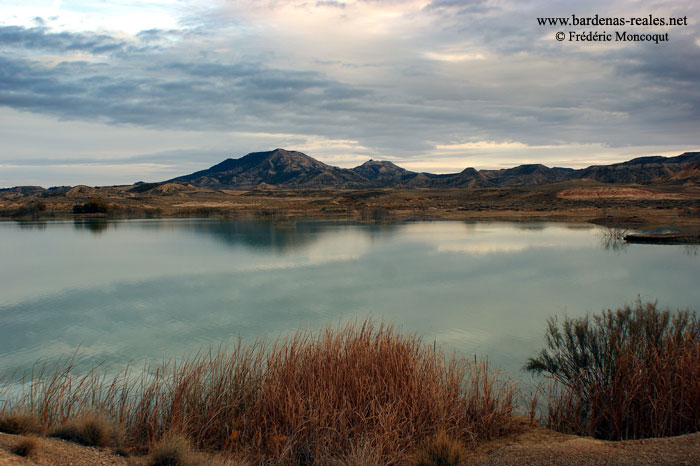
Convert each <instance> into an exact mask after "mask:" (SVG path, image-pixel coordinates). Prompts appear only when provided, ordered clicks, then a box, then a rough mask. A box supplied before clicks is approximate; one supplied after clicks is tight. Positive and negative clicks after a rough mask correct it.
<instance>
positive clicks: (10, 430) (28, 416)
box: [0, 412, 44, 435]
mask: <svg viewBox="0 0 700 466" xmlns="http://www.w3.org/2000/svg"><path fill="white" fill-rule="evenodd" d="M0 432H5V433H7V434H14V435H27V434H36V435H41V434H42V433H43V432H44V426H43V425H42V424H41V421H39V418H38V417H37V416H36V415H35V414H33V413H23V412H20V413H7V414H2V413H0Z"/></svg>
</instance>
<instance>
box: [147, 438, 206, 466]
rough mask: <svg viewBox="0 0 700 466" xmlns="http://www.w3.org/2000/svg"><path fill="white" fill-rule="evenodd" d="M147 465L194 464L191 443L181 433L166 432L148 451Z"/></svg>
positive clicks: (185, 465)
mask: <svg viewBox="0 0 700 466" xmlns="http://www.w3.org/2000/svg"><path fill="white" fill-rule="evenodd" d="M147 464H148V466H194V465H195V458H194V455H193V453H192V445H191V444H190V441H189V439H188V438H187V437H185V436H184V435H182V434H167V435H165V436H164V437H163V438H162V439H160V440H159V441H158V442H156V443H155V444H154V445H153V446H152V447H151V450H150V452H149V453H148V459H147Z"/></svg>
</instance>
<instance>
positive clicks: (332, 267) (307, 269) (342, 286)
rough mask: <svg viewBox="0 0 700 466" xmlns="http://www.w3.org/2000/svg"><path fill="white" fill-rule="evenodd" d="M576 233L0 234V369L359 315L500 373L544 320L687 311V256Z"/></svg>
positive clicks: (162, 352)
mask: <svg viewBox="0 0 700 466" xmlns="http://www.w3.org/2000/svg"><path fill="white" fill-rule="evenodd" d="M603 231H604V230H603V229H601V228H598V227H593V226H590V225H567V224H515V223H464V222H424V223H410V224H401V225H391V226H377V225H355V224H338V223H324V222H310V221H307V222H294V223H281V224H279V223H278V224H275V223H273V222H263V221H220V220H210V219H205V220H198V219H185V220H181V219H169V220H135V221H116V222H102V223H95V222H82V221H80V222H72V221H70V222H50V223H26V224H18V223H9V222H7V223H0V261H1V264H2V267H0V373H7V372H8V371H13V370H15V369H20V370H24V369H27V368H30V367H31V365H32V364H33V363H34V362H35V361H37V360H38V359H46V358H53V357H56V356H58V355H65V354H69V353H71V352H72V351H74V350H75V349H76V348H77V347H80V352H81V354H82V355H84V356H85V357H86V358H88V359H91V360H93V361H105V362H106V363H107V366H108V367H119V366H120V365H122V364H125V363H127V362H129V361H132V362H136V363H137V364H140V363H141V362H142V361H143V360H144V359H149V358H156V359H161V358H163V357H164V356H166V357H169V356H177V355H182V354H183V353H187V352H191V351H194V350H197V349H200V348H202V347H208V346H211V345H218V344H220V343H221V342H226V341H232V340H234V339H235V338H236V337H237V336H238V335H240V336H243V337H244V338H250V339H253V338H255V337H266V338H275V337H277V336H279V335H281V334H283V333H284V332H287V331H290V330H293V329H297V328H299V327H306V326H311V327H318V326H321V325H324V324H326V323H333V322H338V321H339V320H340V319H343V320H348V319H354V318H360V319H362V318H364V317H366V316H375V317H376V318H381V319H384V320H385V321H388V322H391V323H395V324H397V325H399V326H401V328H402V329H403V330H405V331H417V332H418V333H419V334H421V335H423V336H424V337H425V338H426V340H427V341H432V340H433V339H436V340H437V342H438V344H442V345H444V346H445V347H447V348H449V349H455V350H457V351H458V352H461V353H463V354H465V355H468V356H470V357H471V355H473V354H477V355H478V356H480V357H481V356H488V358H489V360H490V361H491V362H492V363H493V364H494V365H496V366H499V367H500V368H502V369H504V370H505V371H506V372H508V373H510V374H511V375H515V376H519V377H522V378H526V377H527V376H525V375H524V374H522V373H521V372H520V370H519V368H520V367H521V366H522V364H523V363H524V362H525V360H526V359H527V357H528V356H530V355H532V354H534V353H535V352H536V351H537V349H538V348H539V347H540V346H541V344H542V342H543V332H544V328H545V323H546V319H547V318H548V317H549V316H551V315H563V314H565V313H566V314H568V315H569V316H578V315H583V314H585V313H586V312H590V311H599V310H600V309H601V308H602V307H604V306H608V307H610V306H612V307H615V306H619V305H621V304H623V303H625V302H631V301H633V300H634V299H635V298H636V297H637V296H638V295H639V296H641V298H642V299H658V300H659V302H660V303H661V304H662V305H664V306H666V305H667V306H670V307H673V308H676V307H690V308H694V309H699V308H700V306H698V305H699V304H700V287H698V278H697V277H700V254H698V251H697V249H696V248H689V247H683V246H659V245H654V246H649V245H630V246H627V247H625V248H622V249H616V248H612V247H610V245H609V244H608V245H607V247H606V244H605V240H604V237H603Z"/></svg>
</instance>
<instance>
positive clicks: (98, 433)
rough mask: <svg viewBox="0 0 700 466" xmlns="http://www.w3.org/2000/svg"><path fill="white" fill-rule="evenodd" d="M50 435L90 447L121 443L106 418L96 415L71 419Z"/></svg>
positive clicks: (55, 428)
mask: <svg viewBox="0 0 700 466" xmlns="http://www.w3.org/2000/svg"><path fill="white" fill-rule="evenodd" d="M50 435H51V437H56V438H60V439H63V440H67V441H69V442H74V443H79V444H81V445H85V446H89V447H108V446H116V445H117V444H118V443H119V442H118V440H117V438H118V436H117V431H116V429H115V427H114V426H113V425H112V423H111V422H109V421H108V420H107V419H105V417H104V416H100V415H97V414H94V413H91V414H86V415H83V416H80V417H78V418H74V419H69V420H68V421H66V422H65V423H64V424H61V425H59V426H56V427H54V428H53V429H52V431H51V433H50Z"/></svg>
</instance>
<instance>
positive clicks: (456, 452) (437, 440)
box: [411, 431, 466, 466]
mask: <svg viewBox="0 0 700 466" xmlns="http://www.w3.org/2000/svg"><path fill="white" fill-rule="evenodd" d="M465 457H466V450H465V448H464V445H463V444H462V443H461V442H460V441H458V440H455V439H453V438H451V437H450V436H449V435H447V434H446V433H445V432H444V431H440V432H438V433H437V434H436V435H435V436H434V437H431V438H429V439H427V440H426V441H425V442H424V444H423V445H422V447H421V448H420V449H418V451H416V454H415V456H414V457H413V460H412V461H411V464H412V465H413V466H459V465H460V464H461V463H462V461H463V460H464V458H465Z"/></svg>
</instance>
